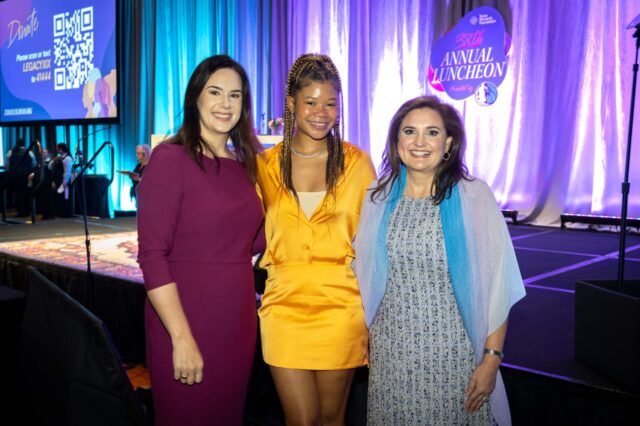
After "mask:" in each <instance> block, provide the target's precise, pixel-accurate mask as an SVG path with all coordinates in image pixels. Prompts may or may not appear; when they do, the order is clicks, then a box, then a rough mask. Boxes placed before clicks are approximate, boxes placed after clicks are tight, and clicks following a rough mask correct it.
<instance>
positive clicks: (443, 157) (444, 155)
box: [442, 151, 451, 161]
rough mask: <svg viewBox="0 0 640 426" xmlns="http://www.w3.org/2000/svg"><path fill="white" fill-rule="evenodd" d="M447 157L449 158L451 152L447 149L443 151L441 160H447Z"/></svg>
mask: <svg viewBox="0 0 640 426" xmlns="http://www.w3.org/2000/svg"><path fill="white" fill-rule="evenodd" d="M449 158H451V154H450V153H449V151H447V152H445V153H444V154H443V155H442V161H449Z"/></svg>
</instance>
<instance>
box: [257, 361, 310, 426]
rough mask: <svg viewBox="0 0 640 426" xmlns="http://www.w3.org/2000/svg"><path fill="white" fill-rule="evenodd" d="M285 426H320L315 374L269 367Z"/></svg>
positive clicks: (308, 371)
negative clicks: (282, 411) (280, 404)
mask: <svg viewBox="0 0 640 426" xmlns="http://www.w3.org/2000/svg"><path fill="white" fill-rule="evenodd" d="M269 368H270V369H271V376H273V381H274V383H275V385H276V389H277V390H278V396H279V397H280V402H281V403H282V408H283V410H284V415H285V418H286V422H287V426H320V425H321V424H322V423H321V413H320V398H319V395H318V389H317V387H316V375H315V372H313V371H310V370H296V369H291V368H280V367H274V366H272V365H271V366H269Z"/></svg>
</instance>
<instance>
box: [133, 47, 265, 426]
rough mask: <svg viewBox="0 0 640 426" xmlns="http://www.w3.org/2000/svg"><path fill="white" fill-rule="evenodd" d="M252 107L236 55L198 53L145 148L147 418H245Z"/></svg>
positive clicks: (250, 345)
mask: <svg viewBox="0 0 640 426" xmlns="http://www.w3.org/2000/svg"><path fill="white" fill-rule="evenodd" d="M251 114H252V112H251V91H250V88H249V81H248V79H247V74H246V72H245V71H244V69H243V68H242V66H241V65H240V64H238V63H237V62H236V61H234V60H233V59H231V58H230V57H228V56H226V55H217V56H212V57H210V58H208V59H205V60H204V61H202V62H201V63H200V64H199V65H198V66H197V67H196V69H195V70H194V72H193V74H192V75H191V78H190V79H189V83H188V85H187V90H186V94H185V99H184V121H183V124H182V127H181V128H180V130H179V131H178V134H177V135H175V136H174V137H172V138H171V139H170V140H169V141H168V142H165V143H162V144H160V145H158V146H157V147H156V148H155V149H154V151H153V155H151V157H150V160H149V163H148V164H147V166H146V167H145V170H144V179H142V181H141V182H140V185H139V186H138V244H139V253H138V262H139V263H140V267H141V269H142V273H143V275H144V285H145V288H146V290H147V296H148V297H147V303H146V305H145V327H146V339H147V365H148V367H149V373H150V377H151V386H152V389H153V400H154V406H155V416H156V425H212V424H217V425H240V424H241V423H242V418H243V409H244V402H245V397H246V391H247V387H248V384H249V377H250V373H251V366H252V364H253V356H254V352H255V345H256V337H257V336H256V335H257V315H256V310H255V306H256V305H255V300H256V299H255V290H254V281H253V267H252V263H251V257H252V254H255V253H258V252H261V251H263V249H264V244H265V242H264V231H263V228H262V224H263V213H262V207H261V205H260V198H259V197H258V193H257V191H256V187H255V181H256V155H257V154H258V151H259V150H260V148H261V147H260V144H259V142H258V139H257V138H256V136H255V133H254V130H253V123H252V115H251ZM229 139H230V140H231V142H232V144H233V148H231V147H230V146H229V145H227V141H228V140H229Z"/></svg>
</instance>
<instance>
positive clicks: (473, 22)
mask: <svg viewBox="0 0 640 426" xmlns="http://www.w3.org/2000/svg"><path fill="white" fill-rule="evenodd" d="M469 22H470V23H471V25H476V24H477V23H478V17H477V16H472V17H471V19H469Z"/></svg>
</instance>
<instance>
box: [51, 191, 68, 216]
mask: <svg viewBox="0 0 640 426" xmlns="http://www.w3.org/2000/svg"><path fill="white" fill-rule="evenodd" d="M53 197H54V201H53V205H54V211H55V215H56V216H58V217H71V199H68V200H66V199H65V198H64V192H63V193H62V194H58V192H55V193H54V196H53Z"/></svg>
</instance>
